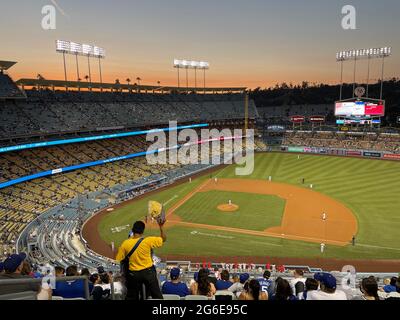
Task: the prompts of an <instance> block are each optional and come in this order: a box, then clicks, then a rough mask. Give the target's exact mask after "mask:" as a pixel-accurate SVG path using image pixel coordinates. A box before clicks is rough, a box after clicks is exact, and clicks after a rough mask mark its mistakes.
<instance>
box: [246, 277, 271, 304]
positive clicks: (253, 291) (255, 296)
mask: <svg viewBox="0 0 400 320" xmlns="http://www.w3.org/2000/svg"><path fill="white" fill-rule="evenodd" d="M239 300H268V293H266V292H264V291H262V290H261V286H260V283H259V282H258V281H257V280H256V279H251V280H250V281H248V282H246V284H245V285H244V291H243V292H242V293H241V294H240V296H239Z"/></svg>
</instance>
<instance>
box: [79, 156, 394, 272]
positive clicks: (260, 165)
mask: <svg viewBox="0 0 400 320" xmlns="http://www.w3.org/2000/svg"><path fill="white" fill-rule="evenodd" d="M215 178H216V179H215ZM311 185H312V188H311ZM399 191H400V163H398V162H395V161H379V160H369V159H359V158H342V157H331V156H314V155H300V156H298V155H297V154H283V153H259V154H256V156H255V169H254V172H253V173H252V174H251V175H250V176H236V175H235V165H230V166H225V167H222V168H220V169H218V170H217V171H214V172H212V173H207V174H205V175H203V176H201V177H198V178H195V179H192V181H191V182H189V180H188V179H186V180H185V181H183V182H181V183H179V184H176V185H173V186H170V187H167V188H164V189H162V190H160V191H159V192H156V193H151V194H149V195H148V196H144V197H141V198H140V199H137V200H133V201H129V202H127V203H124V204H120V205H117V206H115V207H113V210H112V211H106V210H105V211H104V212H102V213H100V214H98V215H96V216H95V217H94V218H92V219H91V220H89V222H88V223H87V224H86V225H85V227H84V230H83V235H84V237H85V239H86V240H87V241H88V242H89V244H90V246H91V247H92V248H93V249H94V250H95V251H98V252H100V253H102V254H105V255H108V256H110V257H112V256H113V253H112V251H111V247H110V243H111V242H114V243H115V247H118V245H119V244H120V243H121V242H122V241H123V240H124V239H126V238H127V236H128V233H129V229H130V228H131V225H132V223H133V222H134V221H135V220H138V219H141V220H143V219H144V216H145V214H146V213H147V205H148V201H149V200H156V201H159V202H161V203H163V204H165V207H166V209H167V217H168V218H167V219H168V222H167V224H166V229H167V236H168V240H167V242H166V243H165V245H164V246H163V247H162V248H161V249H158V250H157V251H156V254H157V255H160V256H162V257H165V258H175V259H178V258H180V259H181V260H188V259H197V260H198V261H210V260H205V259H212V260H213V261H217V262H219V261H220V260H222V259H225V257H229V258H230V260H231V261H232V260H235V261H243V259H247V261H253V262H257V261H258V260H260V261H267V260H268V261H269V262H271V261H279V259H281V258H285V259H289V260H290V259H292V260H291V261H293V263H296V262H298V263H308V264H314V265H316V264H317V263H316V261H319V262H321V261H336V260H340V261H352V260H360V261H361V260H362V261H364V262H366V261H371V263H373V262H374V263H379V262H382V263H383V262H391V263H394V264H395V265H396V266H397V267H399V266H400V263H399V262H400V237H399V230H400V196H399ZM324 218H325V219H324ZM147 227H148V228H147V231H146V234H147V235H152V234H155V235H157V234H158V230H157V226H156V224H153V223H151V222H149V223H148V224H147ZM353 236H355V245H353V244H352V237H353ZM321 243H324V244H325V247H324V250H323V252H321ZM274 259H275V260H274ZM296 259H297V260H296ZM383 260H385V261H383ZM286 261H287V260H286ZM313 262H314V263H313Z"/></svg>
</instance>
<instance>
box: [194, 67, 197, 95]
mask: <svg viewBox="0 0 400 320" xmlns="http://www.w3.org/2000/svg"><path fill="white" fill-rule="evenodd" d="M194 89H195V91H197V67H194Z"/></svg>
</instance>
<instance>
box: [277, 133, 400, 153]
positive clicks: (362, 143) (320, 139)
mask: <svg viewBox="0 0 400 320" xmlns="http://www.w3.org/2000/svg"><path fill="white" fill-rule="evenodd" d="M282 144H283V145H285V146H305V147H320V148H338V149H360V150H376V151H386V152H390V153H400V137H399V136H393V135H383V134H357V135H355V134H350V133H344V132H342V133H337V132H324V133H322V132H321V133H317V132H304V131H302V132H296V131H294V132H288V133H286V134H285V136H284V140H283V143H282Z"/></svg>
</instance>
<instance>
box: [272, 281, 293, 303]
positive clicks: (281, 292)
mask: <svg viewBox="0 0 400 320" xmlns="http://www.w3.org/2000/svg"><path fill="white" fill-rule="evenodd" d="M275 285H276V291H275V294H274V295H273V296H272V297H271V299H270V300H275V301H288V300H289V301H293V300H297V298H296V296H295V295H294V294H293V290H292V287H291V286H290V283H289V281H287V280H286V279H283V278H281V277H278V278H277V279H276V281H275Z"/></svg>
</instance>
